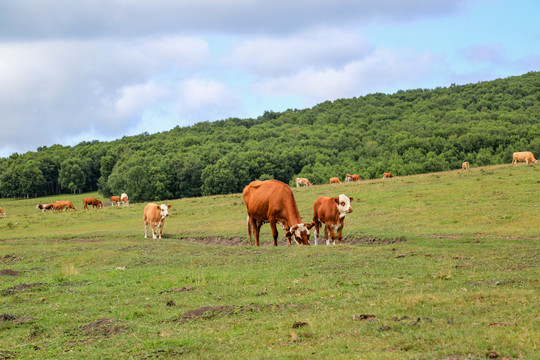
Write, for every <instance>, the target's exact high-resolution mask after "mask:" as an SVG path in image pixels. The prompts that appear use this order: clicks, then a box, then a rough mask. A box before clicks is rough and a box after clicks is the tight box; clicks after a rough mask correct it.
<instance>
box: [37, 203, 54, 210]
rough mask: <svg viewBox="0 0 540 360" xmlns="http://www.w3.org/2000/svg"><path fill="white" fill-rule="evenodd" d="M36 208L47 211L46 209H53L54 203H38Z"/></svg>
mask: <svg viewBox="0 0 540 360" xmlns="http://www.w3.org/2000/svg"><path fill="white" fill-rule="evenodd" d="M36 209H39V210H41V212H45V211H46V210H52V209H53V204H37V205H36Z"/></svg>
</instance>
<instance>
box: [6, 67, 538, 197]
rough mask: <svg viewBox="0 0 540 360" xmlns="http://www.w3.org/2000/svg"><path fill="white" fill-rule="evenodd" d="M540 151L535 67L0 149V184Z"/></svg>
mask: <svg viewBox="0 0 540 360" xmlns="http://www.w3.org/2000/svg"><path fill="white" fill-rule="evenodd" d="M524 150H528V151H532V152H533V153H535V154H536V155H537V156H540V72H531V73H528V74H525V75H522V76H518V77H511V78H507V79H499V80H494V81H489V82H481V83H477V84H469V85H463V86H456V85H452V86H450V87H448V88H436V89H432V90H425V89H417V90H408V91H399V92H397V93H395V94H392V95H386V94H380V93H377V94H372V95H367V96H363V97H359V98H353V99H340V100H336V101H333V102H331V101H327V102H324V103H321V104H319V105H317V106H315V107H313V108H311V109H305V110H296V109H295V110H292V109H290V110H287V111H284V112H282V113H277V112H272V111H267V112H265V113H264V114H263V115H262V116H260V117H258V118H257V119H238V118H230V119H227V120H221V121H215V122H212V123H210V122H203V123H198V124H195V125H193V126H190V127H184V128H180V127H176V128H174V129H172V130H170V131H167V132H163V133H158V134H153V135H149V134H147V133H144V134H140V135H137V136H130V137H124V138H122V139H119V140H116V141H112V142H99V141H92V142H82V143H80V144H78V145H77V146H73V147H69V146H61V145H54V146H51V147H41V148H39V149H38V150H37V151H36V152H28V153H25V154H13V155H12V156H10V157H9V158H2V159H0V196H2V197H37V196H43V195H50V194H57V193H62V192H65V193H67V192H71V193H77V192H84V191H92V190H96V189H97V190H99V192H100V193H101V194H102V195H103V196H106V197H108V196H110V195H111V194H113V195H119V194H120V193H122V192H127V193H128V194H129V196H130V199H133V200H162V199H171V198H181V197H193V196H201V195H213V194H227V193H233V192H240V191H241V190H242V189H243V187H244V186H245V185H246V184H248V183H249V182H250V181H252V180H255V179H272V178H274V179H279V180H282V181H284V182H287V183H291V184H293V182H294V180H293V179H294V177H296V176H301V177H307V178H309V179H310V180H311V182H312V183H314V184H321V183H326V182H327V181H328V178H330V177H332V176H339V177H340V178H342V179H343V177H344V176H345V174H346V173H357V174H359V175H360V177H361V178H362V179H369V178H378V177H380V176H382V173H383V172H392V173H394V174H395V175H410V174H417V173H425V172H433V171H442V170H450V169H457V168H460V167H461V163H462V162H463V161H468V162H469V163H470V164H471V166H475V165H489V164H497V163H510V162H511V159H512V153H513V152H514V151H524Z"/></svg>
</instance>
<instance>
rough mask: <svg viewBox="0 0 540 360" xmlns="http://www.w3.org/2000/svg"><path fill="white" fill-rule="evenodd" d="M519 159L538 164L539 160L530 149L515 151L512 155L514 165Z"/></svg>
mask: <svg viewBox="0 0 540 360" xmlns="http://www.w3.org/2000/svg"><path fill="white" fill-rule="evenodd" d="M518 161H525V162H526V163H527V165H529V163H531V164H538V160H536V159H535V158H534V155H533V153H532V152H530V151H522V152H515V153H514V155H513V156H512V165H514V166H516V165H517V163H518Z"/></svg>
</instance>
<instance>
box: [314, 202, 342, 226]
mask: <svg viewBox="0 0 540 360" xmlns="http://www.w3.org/2000/svg"><path fill="white" fill-rule="evenodd" d="M336 214H338V211H337V207H336V206H335V201H334V198H331V197H328V196H319V197H318V198H317V200H315V203H314V204H313V221H314V222H315V221H317V219H318V220H320V221H323V222H324V221H326V220H327V219H331V218H335V217H336Z"/></svg>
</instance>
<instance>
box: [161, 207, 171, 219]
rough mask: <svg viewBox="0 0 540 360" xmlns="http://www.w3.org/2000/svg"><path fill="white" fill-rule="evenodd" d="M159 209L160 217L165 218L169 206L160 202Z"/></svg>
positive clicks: (167, 214)
mask: <svg viewBox="0 0 540 360" xmlns="http://www.w3.org/2000/svg"><path fill="white" fill-rule="evenodd" d="M160 210H161V219H165V218H166V217H167V216H169V206H167V205H165V204H161V206H160Z"/></svg>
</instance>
